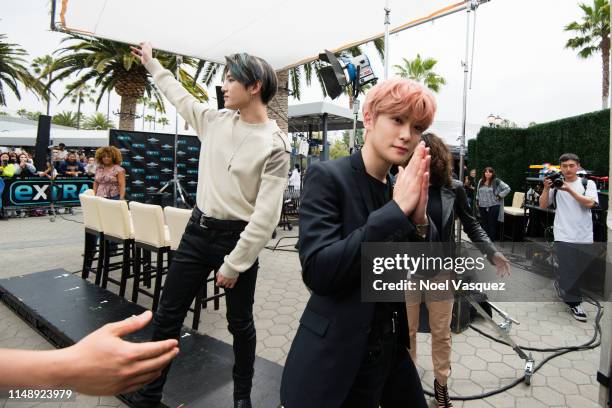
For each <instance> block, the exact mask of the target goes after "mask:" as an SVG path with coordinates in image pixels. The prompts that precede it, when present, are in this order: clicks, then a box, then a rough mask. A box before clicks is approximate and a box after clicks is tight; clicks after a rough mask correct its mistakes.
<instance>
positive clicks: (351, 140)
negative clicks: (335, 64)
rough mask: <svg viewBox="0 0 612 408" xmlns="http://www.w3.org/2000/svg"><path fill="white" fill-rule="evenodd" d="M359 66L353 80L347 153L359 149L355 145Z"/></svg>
mask: <svg viewBox="0 0 612 408" xmlns="http://www.w3.org/2000/svg"><path fill="white" fill-rule="evenodd" d="M360 70H361V67H359V66H357V75H356V76H355V79H354V80H353V87H352V88H353V89H352V90H353V131H352V132H351V135H350V137H349V155H350V154H353V152H354V151H355V150H359V148H360V146H358V145H357V120H358V119H359V98H358V96H359V91H360V89H361V87H360V85H359V72H360Z"/></svg>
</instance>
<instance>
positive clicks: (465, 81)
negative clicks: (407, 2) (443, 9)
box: [455, 0, 488, 243]
mask: <svg viewBox="0 0 612 408" xmlns="http://www.w3.org/2000/svg"><path fill="white" fill-rule="evenodd" d="M486 1H488V0H471V1H470V4H469V7H467V13H466V16H467V24H466V30H465V31H466V34H465V60H464V61H462V62H461V65H462V66H463V109H462V113H461V136H460V138H459V172H458V173H459V181H461V183H463V177H464V174H463V166H464V163H465V159H464V158H465V125H466V120H467V92H468V73H469V71H470V66H469V62H468V61H469V52H470V12H471V11H474V16H475V15H476V9H477V8H478V6H479V5H480V4H481V3H484V2H486ZM455 226H456V231H457V233H456V237H455V239H456V240H457V243H460V242H461V221H460V220H459V219H457V221H456V222H455Z"/></svg>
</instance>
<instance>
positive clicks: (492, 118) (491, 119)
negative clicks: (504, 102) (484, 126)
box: [487, 114, 495, 127]
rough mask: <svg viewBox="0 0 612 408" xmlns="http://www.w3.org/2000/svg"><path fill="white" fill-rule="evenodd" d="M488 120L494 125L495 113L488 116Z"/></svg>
mask: <svg viewBox="0 0 612 408" xmlns="http://www.w3.org/2000/svg"><path fill="white" fill-rule="evenodd" d="M487 122H488V123H489V126H490V127H493V124H494V123H495V115H493V114H490V115H489V116H487Z"/></svg>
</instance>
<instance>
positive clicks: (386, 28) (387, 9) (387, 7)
mask: <svg viewBox="0 0 612 408" xmlns="http://www.w3.org/2000/svg"><path fill="white" fill-rule="evenodd" d="M390 13H391V9H390V8H389V0H386V1H385V79H388V78H389V25H390V24H391V20H390V19H389V14H390Z"/></svg>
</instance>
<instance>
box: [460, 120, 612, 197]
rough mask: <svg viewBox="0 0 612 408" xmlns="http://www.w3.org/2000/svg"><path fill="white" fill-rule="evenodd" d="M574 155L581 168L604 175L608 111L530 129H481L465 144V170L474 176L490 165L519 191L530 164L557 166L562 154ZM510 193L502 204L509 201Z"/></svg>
mask: <svg viewBox="0 0 612 408" xmlns="http://www.w3.org/2000/svg"><path fill="white" fill-rule="evenodd" d="M568 152H571V153H575V154H577V155H578V156H579V157H580V159H581V161H582V165H583V166H584V168H586V169H588V170H592V171H593V172H594V173H595V174H599V175H607V174H608V172H609V169H608V163H609V152H610V110H609V109H605V110H602V111H597V112H592V113H587V114H584V115H580V116H574V117H570V118H565V119H561V120H557V121H554V122H548V123H543V124H539V125H535V126H532V127H530V128H526V129H523V128H489V127H483V128H481V129H480V131H479V132H478V136H477V137H476V139H472V140H470V141H469V143H468V167H469V168H470V169H472V168H475V169H476V170H477V173H478V177H480V176H481V174H482V170H483V169H484V168H485V167H487V166H491V167H493V168H494V169H495V171H496V173H497V175H498V176H499V177H500V178H501V179H503V180H504V181H505V182H506V183H508V184H509V185H510V187H512V191H522V190H523V187H524V181H525V175H526V172H527V170H528V166H529V165H530V164H542V163H547V162H548V163H553V164H557V163H558V160H559V156H560V155H561V154H563V153H568ZM511 196H512V194H510V196H509V197H507V199H506V204H509V203H510V202H511V201H512V198H511Z"/></svg>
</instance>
